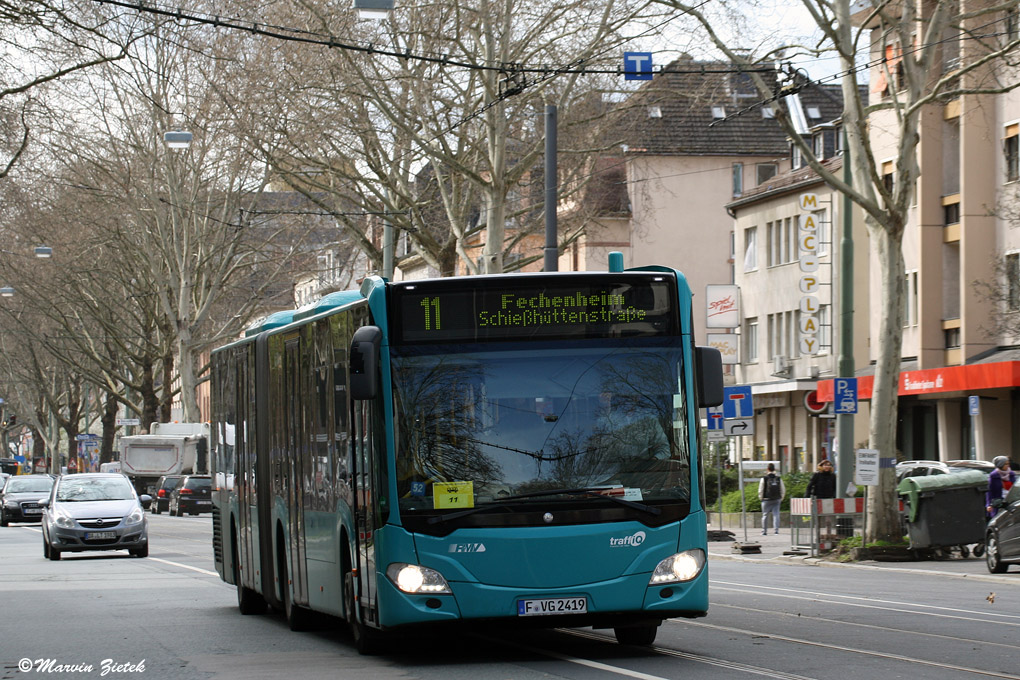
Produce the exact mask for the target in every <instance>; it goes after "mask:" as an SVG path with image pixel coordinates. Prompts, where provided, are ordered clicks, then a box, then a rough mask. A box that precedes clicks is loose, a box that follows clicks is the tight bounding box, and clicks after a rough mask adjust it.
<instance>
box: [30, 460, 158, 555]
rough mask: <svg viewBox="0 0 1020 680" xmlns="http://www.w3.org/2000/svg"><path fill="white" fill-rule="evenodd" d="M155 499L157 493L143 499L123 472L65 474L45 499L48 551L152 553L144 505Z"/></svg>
mask: <svg viewBox="0 0 1020 680" xmlns="http://www.w3.org/2000/svg"><path fill="white" fill-rule="evenodd" d="M151 502H152V497H151V496H148V495H143V496H141V497H140V498H139V496H138V494H136V493H135V490H134V488H133V487H132V486H131V482H130V481H129V480H128V478H127V477H125V476H124V475H122V474H109V473H102V472H96V473H85V474H78V475H64V476H62V477H60V478H58V479H57V482H56V483H55V484H54V485H53V490H52V491H51V492H50V497H49V498H48V499H46V500H44V501H42V502H41V503H40V505H42V506H43V518H42V533H43V555H44V556H46V557H48V558H49V559H51V560H59V559H60V555H61V553H65V552H83V551H86V550H128V551H130V553H131V554H132V555H134V556H135V557H146V556H147V555H148V554H149V532H148V520H147V519H146V517H145V512H144V510H145V509H146V508H148V507H149V504H150V503H151Z"/></svg>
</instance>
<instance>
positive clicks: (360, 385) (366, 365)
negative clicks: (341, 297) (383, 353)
mask: <svg viewBox="0 0 1020 680" xmlns="http://www.w3.org/2000/svg"><path fill="white" fill-rule="evenodd" d="M381 345H382V331H381V330H379V327H378V326H362V327H361V328H359V329H358V330H356V331H354V338H353V339H352V340H351V398H352V399H361V400H364V399H375V396H376V395H377V394H378V393H379V347H380V346H381Z"/></svg>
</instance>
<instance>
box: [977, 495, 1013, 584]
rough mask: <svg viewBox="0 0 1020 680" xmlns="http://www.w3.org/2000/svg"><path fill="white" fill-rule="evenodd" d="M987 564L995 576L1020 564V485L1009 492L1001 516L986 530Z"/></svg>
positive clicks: (994, 518) (993, 520)
mask: <svg viewBox="0 0 1020 680" xmlns="http://www.w3.org/2000/svg"><path fill="white" fill-rule="evenodd" d="M985 564H987V565H988V571H990V572H992V573H993V574H1002V573H1005V571H1006V570H1007V569H1009V565H1011V564H1020V485H1017V484H1014V485H1013V488H1012V489H1010V490H1009V493H1008V494H1006V497H1005V498H1004V499H1003V505H1002V509H1001V510H1000V511H999V514H997V515H996V516H995V517H993V518H992V521H990V522H989V523H988V527H987V528H986V529H985Z"/></svg>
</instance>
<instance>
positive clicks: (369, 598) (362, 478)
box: [353, 401, 379, 623]
mask: <svg viewBox="0 0 1020 680" xmlns="http://www.w3.org/2000/svg"><path fill="white" fill-rule="evenodd" d="M354 403H355V405H354V426H355V434H354V439H353V448H354V461H353V462H354V470H353V473H354V483H355V488H354V489H353V491H354V521H355V524H356V532H355V542H356V547H357V550H356V553H357V554H356V555H354V567H355V568H356V569H357V574H358V578H357V583H356V587H357V590H356V592H357V593H358V596H357V600H358V604H359V609H360V611H361V620H362V621H363V622H364V623H370V622H372V623H378V617H379V614H378V608H377V604H376V599H377V595H376V589H377V584H376V554H375V530H376V519H375V518H376V511H375V509H374V508H375V503H376V500H377V496H376V493H375V480H376V479H378V476H377V474H376V469H375V465H376V456H375V447H374V441H375V439H374V437H373V421H372V403H371V402H368V401H356V402H354Z"/></svg>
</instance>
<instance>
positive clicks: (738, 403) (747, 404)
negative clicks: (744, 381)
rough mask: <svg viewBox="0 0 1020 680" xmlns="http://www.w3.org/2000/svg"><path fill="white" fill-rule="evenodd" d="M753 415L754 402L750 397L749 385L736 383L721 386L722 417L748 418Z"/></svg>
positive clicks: (728, 418)
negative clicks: (729, 385) (733, 385)
mask: <svg viewBox="0 0 1020 680" xmlns="http://www.w3.org/2000/svg"><path fill="white" fill-rule="evenodd" d="M753 415H754V402H753V400H752V399H751V386H750V385H737V386H735V387H724V388H723V417H724V418H726V419H727V420H730V419H732V418H750V417H751V416H753Z"/></svg>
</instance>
